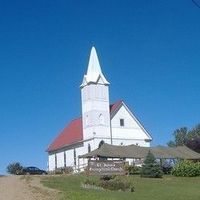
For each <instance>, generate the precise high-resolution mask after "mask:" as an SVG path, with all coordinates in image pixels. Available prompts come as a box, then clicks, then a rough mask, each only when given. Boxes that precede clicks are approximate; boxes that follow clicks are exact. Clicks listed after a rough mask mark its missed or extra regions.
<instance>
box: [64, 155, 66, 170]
mask: <svg viewBox="0 0 200 200" xmlns="http://www.w3.org/2000/svg"><path fill="white" fill-rule="evenodd" d="M64 167H66V152H65V151H64Z"/></svg>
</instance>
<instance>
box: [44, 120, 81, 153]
mask: <svg viewBox="0 0 200 200" xmlns="http://www.w3.org/2000/svg"><path fill="white" fill-rule="evenodd" d="M82 140H83V128H82V118H78V119H75V120H72V121H71V122H70V123H69V125H68V126H67V127H65V128H64V130H63V131H62V132H61V133H60V134H59V135H58V137H57V138H56V139H55V140H54V141H53V142H52V143H51V144H50V146H49V148H48V149H47V151H48V152H49V151H55V150H58V149H61V148H62V147H65V146H67V145H70V144H73V143H76V142H79V141H82Z"/></svg>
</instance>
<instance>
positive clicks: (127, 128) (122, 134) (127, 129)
mask: <svg viewBox="0 0 200 200" xmlns="http://www.w3.org/2000/svg"><path fill="white" fill-rule="evenodd" d="M120 119H124V126H120ZM111 126H112V137H113V139H114V138H117V139H122V140H123V139H124V138H125V139H129V140H148V139H150V137H149V136H148V135H147V133H146V132H145V130H144V128H143V127H142V126H141V125H140V124H139V123H138V122H137V121H136V119H134V117H133V116H132V115H131V114H130V113H129V111H128V110H127V109H126V108H125V107H124V105H123V106H122V107H121V108H120V109H119V111H118V112H117V113H116V114H115V116H114V117H113V118H112V120H111ZM141 146H142V145H141Z"/></svg>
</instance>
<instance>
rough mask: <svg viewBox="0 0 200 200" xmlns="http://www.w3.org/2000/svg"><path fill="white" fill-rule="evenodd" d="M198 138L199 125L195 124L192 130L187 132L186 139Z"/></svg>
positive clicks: (199, 132)
mask: <svg viewBox="0 0 200 200" xmlns="http://www.w3.org/2000/svg"><path fill="white" fill-rule="evenodd" d="M198 137H200V124H197V125H196V126H195V127H194V128H193V129H192V130H190V131H189V132H188V139H194V138H198Z"/></svg>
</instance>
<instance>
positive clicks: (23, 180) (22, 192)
mask: <svg viewBox="0 0 200 200" xmlns="http://www.w3.org/2000/svg"><path fill="white" fill-rule="evenodd" d="M42 178H43V177H42V176H4V177H0V199H1V200H58V199H59V198H58V196H59V192H58V191H56V190H53V189H50V188H46V187H44V186H43V185H42V184H41V183H40V181H41V179H42Z"/></svg>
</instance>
